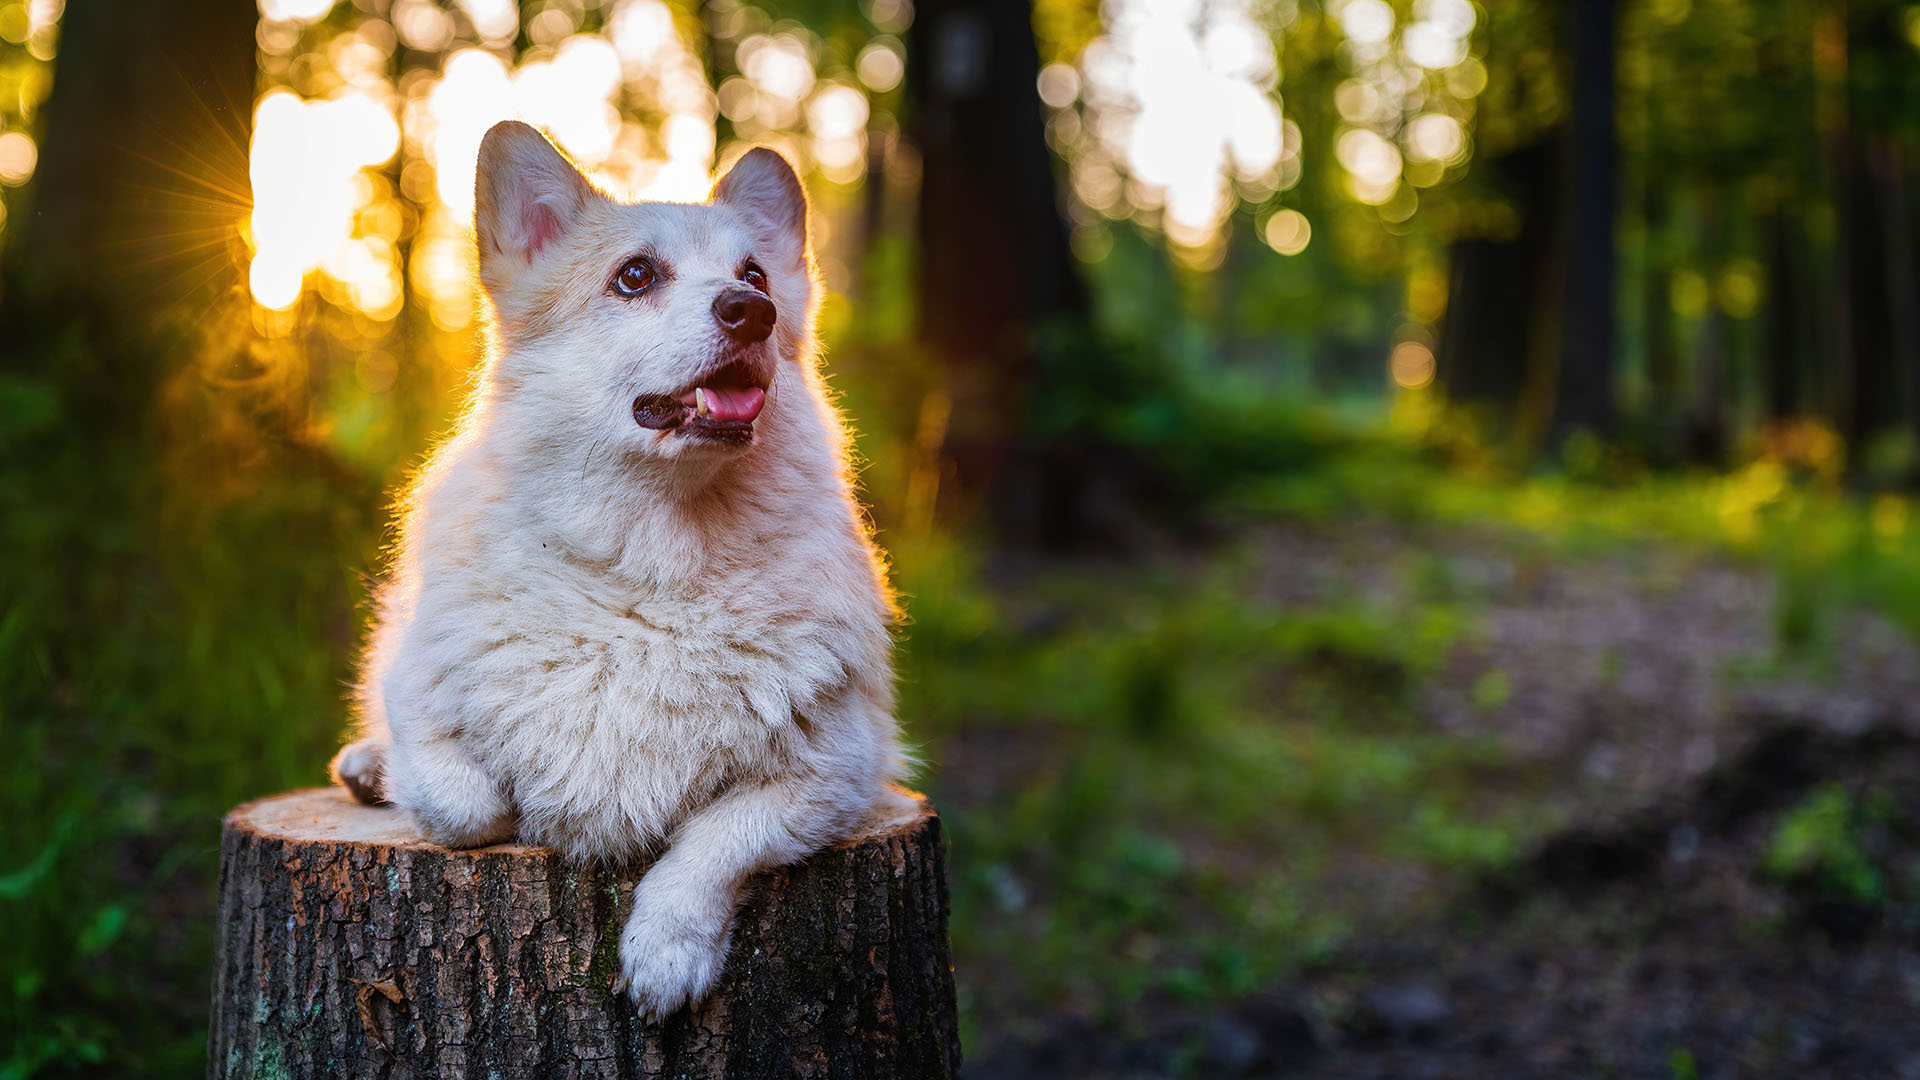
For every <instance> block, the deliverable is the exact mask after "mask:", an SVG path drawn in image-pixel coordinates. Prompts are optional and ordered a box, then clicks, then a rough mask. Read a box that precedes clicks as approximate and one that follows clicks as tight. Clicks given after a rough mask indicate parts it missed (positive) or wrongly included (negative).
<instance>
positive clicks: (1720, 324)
mask: <svg viewBox="0 0 1920 1080" xmlns="http://www.w3.org/2000/svg"><path fill="white" fill-rule="evenodd" d="M1725 197H1726V196H1725V193H1724V192H1722V191H1719V190H1717V189H1715V188H1712V187H1709V188H1706V189H1705V190H1703V191H1702V192H1701V194H1700V209H1699V213H1698V214H1697V215H1696V220H1697V221H1698V223H1699V224H1698V233H1697V236H1696V240H1695V243H1694V249H1695V250H1696V251H1698V252H1699V253H1700V261H1701V262H1702V264H1703V265H1704V266H1705V267H1706V268H1707V270H1708V272H1709V281H1710V280H1711V271H1712V269H1713V268H1714V267H1717V266H1719V265H1721V264H1722V263H1723V262H1724V261H1725V259H1726V252H1727V235H1726V232H1727V230H1726V223H1725V221H1724V220H1723V219H1722V217H1721V214H1720V209H1719V207H1720V204H1721V202H1722V201H1723V200H1724V199H1725ZM1713 291H1714V290H1713V288H1712V286H1711V284H1709V285H1708V288H1707V299H1706V309H1705V310H1704V311H1703V312H1702V313H1701V316H1700V330H1699V334H1698V336H1697V337H1696V338H1695V340H1694V350H1693V353H1694V355H1693V372H1694V375H1693V392H1692V394H1691V401H1690V403H1689V405H1688V407H1687V423H1686V446H1685V448H1684V449H1685V452H1686V456H1687V459H1688V460H1690V461H1696V462H1700V463H1702V464H1707V465H1716V466H1717V465H1719V464H1721V463H1722V462H1723V461H1724V460H1725V458H1726V453H1727V446H1728V443H1729V442H1730V438H1729V434H1728V411H1729V410H1728V408H1727V398H1728V389H1729V380H1728V378H1727V373H1728V368H1729V366H1730V364H1729V362H1728V352H1729V349H1728V340H1727V338H1728V333H1727V314H1726V312H1725V311H1724V310H1723V309H1722V308H1721V306H1720V301H1719V298H1718V297H1716V296H1714V295H1713Z"/></svg>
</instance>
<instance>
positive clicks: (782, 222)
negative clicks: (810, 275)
mask: <svg viewBox="0 0 1920 1080" xmlns="http://www.w3.org/2000/svg"><path fill="white" fill-rule="evenodd" d="M707 201H709V202H714V203H722V204H725V205H727V206H731V207H733V208H734V209H735V210H738V211H739V212H740V214H741V215H742V216H744V217H745V218H746V219H747V221H748V222H749V223H750V224H751V225H752V226H753V227H754V230H755V231H756V232H758V233H760V234H761V235H762V236H763V237H764V238H765V239H766V240H767V241H768V242H770V243H773V244H777V245H779V246H780V247H781V248H782V249H783V252H784V254H785V255H786V256H787V257H788V258H789V259H791V260H792V261H793V262H802V261H804V260H805V259H806V256H807V192H806V189H805V188H803V187H801V186H800V177H799V176H797V175H795V174H794V171H793V166H792V165H789V164H787V159H786V158H783V157H781V156H780V155H779V154H778V153H777V152H775V151H773V150H769V149H767V148H766V147H764V146H756V147H754V148H753V149H751V150H749V151H747V153H746V156H744V157H742V158H741V159H740V160H739V161H736V162H734V165H733V168H732V169H729V170H728V171H727V175H725V176H723V177H721V178H720V181H719V182H718V183H716V184H714V185H713V194H711V195H709V196H708V197H707Z"/></svg>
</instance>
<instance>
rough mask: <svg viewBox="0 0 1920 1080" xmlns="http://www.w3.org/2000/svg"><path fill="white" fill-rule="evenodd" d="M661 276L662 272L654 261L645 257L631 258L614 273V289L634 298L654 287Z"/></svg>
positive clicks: (622, 294)
mask: <svg viewBox="0 0 1920 1080" xmlns="http://www.w3.org/2000/svg"><path fill="white" fill-rule="evenodd" d="M659 278H660V274H659V272H658V271H656V270H655V269H654V268H653V264H652V263H650V262H648V261H647V260H645V259H629V260H627V265H625V266H623V267H621V268H620V272H619V273H617V274H615V275H613V291H614V292H617V293H619V294H620V295H621V296H625V297H628V298H632V297H635V296H639V295H640V294H641V293H644V292H646V291H647V290H648V289H651V288H653V283H654V282H655V281H658V280H659Z"/></svg>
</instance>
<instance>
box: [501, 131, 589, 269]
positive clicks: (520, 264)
mask: <svg viewBox="0 0 1920 1080" xmlns="http://www.w3.org/2000/svg"><path fill="white" fill-rule="evenodd" d="M599 197H600V195H599V192H597V191H595V190H594V187H593V185H592V184H591V183H589V182H588V180H587V178H586V177H585V176H582V175H581V174H580V170H579V169H577V168H575V167H574V165H573V162H571V161H569V160H567V156H566V155H565V154H562V153H561V152H560V150H559V149H558V148H557V147H555V146H554V145H553V144H552V143H551V142H548V141H547V137H546V136H545V135H542V134H541V133H540V132H539V131H538V130H536V129H535V128H532V127H529V126H528V125H526V124H523V123H521V122H520V121H518V120H503V121H501V122H500V123H498V124H495V125H493V127H491V128H489V129H488V130H487V137H486V138H485V139H482V140H481V142H480V160H479V168H478V170H477V171H476V173H475V175H474V191H473V231H474V237H475V239H476V240H477V241H478V242H479V248H480V280H481V281H482V282H483V283H484V284H485V285H486V286H487V290H488V291H489V292H492V293H493V294H494V295H495V296H498V295H499V292H500V286H502V285H504V284H506V283H508V282H510V281H512V280H513V278H515V277H516V276H518V275H519V274H520V273H521V272H523V271H525V270H526V269H527V268H528V267H529V266H531V265H532V264H533V262H534V260H536V259H538V258H539V257H540V253H541V252H543V251H545V250H547V249H548V248H550V247H551V246H552V245H553V242H554V241H555V240H557V239H559V238H560V237H562V236H564V235H566V233H567V232H568V231H569V230H571V229H572V228H573V227H574V226H575V225H576V224H578V223H579V220H580V218H581V216H582V214H583V213H584V212H585V211H586V208H587V204H588V202H589V201H591V200H593V199H596V198H599Z"/></svg>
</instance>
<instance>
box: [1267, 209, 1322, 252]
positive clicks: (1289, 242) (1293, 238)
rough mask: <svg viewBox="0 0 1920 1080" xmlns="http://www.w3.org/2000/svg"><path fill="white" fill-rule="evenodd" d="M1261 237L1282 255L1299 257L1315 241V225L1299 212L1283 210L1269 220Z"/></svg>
mask: <svg viewBox="0 0 1920 1080" xmlns="http://www.w3.org/2000/svg"><path fill="white" fill-rule="evenodd" d="M1260 236H1261V239H1263V240H1265V241H1266V242H1267V246H1268V247H1270V248H1272V249H1273V250H1275V251H1277V252H1279V253H1280V254H1282V255H1298V254H1300V253H1301V252H1303V251H1305V250H1307V243H1308V242H1309V241H1311V240H1312V239H1313V225H1312V224H1311V223H1309V222H1308V221H1307V215H1305V214H1303V213H1301V212H1300V211H1298V210H1282V211H1280V212H1279V213H1277V214H1275V215H1273V216H1272V217H1270V218H1268V219H1267V225H1266V228H1264V229H1262V230H1261V233H1260Z"/></svg>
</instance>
